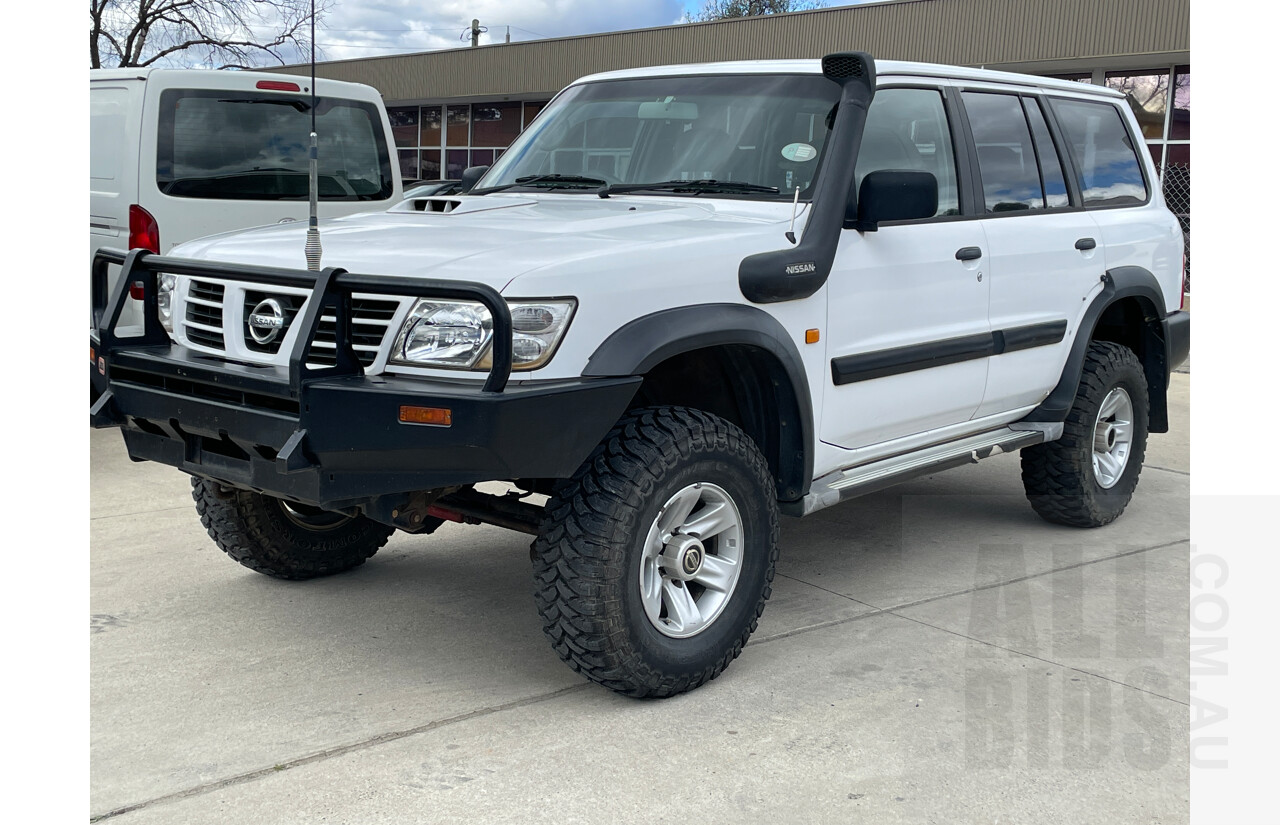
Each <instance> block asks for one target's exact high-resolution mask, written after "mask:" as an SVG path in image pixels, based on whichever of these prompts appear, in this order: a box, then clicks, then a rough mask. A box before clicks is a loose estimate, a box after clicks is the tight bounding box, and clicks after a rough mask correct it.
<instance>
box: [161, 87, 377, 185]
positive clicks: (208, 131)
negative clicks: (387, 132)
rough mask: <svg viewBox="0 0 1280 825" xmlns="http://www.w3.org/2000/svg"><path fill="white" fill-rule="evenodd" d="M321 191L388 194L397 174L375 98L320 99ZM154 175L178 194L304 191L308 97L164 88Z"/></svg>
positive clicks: (308, 126) (309, 104) (308, 129)
mask: <svg viewBox="0 0 1280 825" xmlns="http://www.w3.org/2000/svg"><path fill="white" fill-rule="evenodd" d="M316 138H317V140H316V142H317V144H318V149H319V152H318V154H319V179H318V181H317V183H318V185H319V189H320V200H323V201H357V200H358V201H364V200H385V199H386V198H389V197H391V194H392V191H393V190H394V188H395V181H394V179H393V178H392V175H391V156H390V153H389V152H388V150H387V143H386V139H385V136H384V134H383V130H382V120H381V116H380V115H379V112H378V108H377V107H376V106H375V105H374V104H372V103H364V102H361V101H356V100H342V99H339V98H328V97H321V98H319V99H318V100H317V102H316ZM158 143H159V145H158V151H157V153H156V155H157V156H156V185H157V186H158V187H159V188H160V191H161V192H163V193H165V194H166V195H173V196H174V197H179V198H214V199H220V200H221V199H230V200H271V201H274V200H306V199H307V197H308V188H309V183H308V166H309V157H308V154H309V150H310V146H311V101H310V99H309V98H306V97H302V96H297V97H286V96H283V95H263V94H258V93H254V92H234V91H226V90H217V91H211V90H204V89H167V90H165V91H164V92H163V93H161V95H160V130H159V141H158Z"/></svg>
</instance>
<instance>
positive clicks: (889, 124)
mask: <svg viewBox="0 0 1280 825" xmlns="http://www.w3.org/2000/svg"><path fill="white" fill-rule="evenodd" d="M882 169H905V170H914V171H920V172H932V173H933V176H934V177H935V178H937V179H938V212H937V214H938V215H958V214H960V197H959V190H958V189H957V188H956V154H955V150H954V149H953V148H952V146H951V130H950V129H949V128H948V127H947V112H946V109H944V108H943V105H942V94H941V92H939V91H937V90H936V89H892V88H890V89H881V90H880V91H878V92H876V96H875V97H874V98H873V99H872V101H871V108H870V109H869V110H867V125H866V128H865V129H864V130H863V133H862V146H861V148H859V150H858V162H857V164H856V165H855V167H854V171H853V185H854V191H855V192H856V191H857V189H858V187H861V186H862V179H863V178H864V177H866V176H867V174H868V173H870V172H875V171H878V170H882Z"/></svg>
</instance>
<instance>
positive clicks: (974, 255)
mask: <svg viewBox="0 0 1280 825" xmlns="http://www.w3.org/2000/svg"><path fill="white" fill-rule="evenodd" d="M981 257H982V250H981V249H979V248H978V247H976V246H965V247H961V248H960V249H958V250H956V260H957V261H976V260H978V259H979V258H981Z"/></svg>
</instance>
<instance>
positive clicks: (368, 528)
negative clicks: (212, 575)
mask: <svg viewBox="0 0 1280 825" xmlns="http://www.w3.org/2000/svg"><path fill="white" fill-rule="evenodd" d="M191 497H192V498H194V499H195V501H196V511H197V512H198V513H200V523H201V524H203V525H204V527H205V529H206V530H207V531H209V537H210V538H212V539H213V540H214V542H215V543H216V544H217V545H218V547H219V548H220V549H221V550H222V551H223V552H224V553H226V554H227V555H228V556H230V557H231V558H233V559H235V560H236V561H238V562H240V563H241V564H243V565H244V566H245V567H247V568H249V569H250V570H255V571H257V572H259V573H262V574H264V575H267V576H274V577H275V578H278V579H314V578H317V577H319V576H330V575H333V574H334V573H341V572H343V571H344V570H350V569H351V568H353V567H359V566H360V565H362V564H364V562H365V560H366V559H368V558H369V557H370V556H372V555H373V554H374V553H376V552H378V549H379V548H381V547H382V545H384V544H386V543H387V539H388V538H389V537H390V536H391V534H392V533H393V532H395V530H394V529H393V528H391V527H387V526H385V525H382V524H379V523H377V522H376V521H371V520H370V519H367V518H365V517H363V516H356V517H351V516H344V515H342V514H341V513H326V512H324V511H322V510H317V509H315V508H308V507H303V506H302V505H289V504H286V503H285V502H283V501H281V500H280V499H278V498H273V497H271V496H266V495H262V494H261V493H251V492H249V491H247V490H236V489H234V488H230V487H223V486H222V485H220V484H218V483H217V482H215V481H208V480H206V479H202V478H195V477H192V479H191Z"/></svg>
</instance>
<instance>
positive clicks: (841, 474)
mask: <svg viewBox="0 0 1280 825" xmlns="http://www.w3.org/2000/svg"><path fill="white" fill-rule="evenodd" d="M1047 435H1051V434H1050V433H1046V432H1045V431H1043V430H1014V429H1011V428H1009V427H1003V428H1001V429H999V430H993V431H992V432H988V433H980V434H978V435H971V436H969V437H967V438H962V439H960V440H959V441H949V442H947V443H946V444H937V445H934V446H932V447H925V448H923V449H920V450H914V451H912V452H909V453H903V454H902V455H896V456H892V457H891V458H882V459H880V460H879V461H872V462H869V463H867V464H860V465H858V466H856V467H850V468H848V469H847V470H837V471H835V472H834V473H831V474H829V475H826V476H823V477H822V478H819V479H815V480H814V482H813V485H812V486H811V487H810V488H809V494H808V495H806V496H805V497H804V498H802V499H800V500H799V501H791V502H781V508H782V512H783V513H786V514H787V515H789V516H807V515H809V514H810V513H816V512H817V511H819V510H824V509H826V508H827V507H830V506H832V505H833V504H839V503H840V502H842V501H845V500H847V499H851V498H855V497H857V496H861V495H866V494H867V493H873V492H875V491H877V490H883V489H884V488H886V487H891V486H893V485H894V484H898V483H900V482H903V481H907V480H909V479H912V478H916V477H918V476H922V475H928V474H929V473H936V472H939V471H941V470H946V469H949V468H951V467H959V466H960V465H962V464H976V463H977V462H979V461H981V460H982V459H984V458H990V457H991V456H993V455H999V454H1000V453H1010V452H1014V451H1015V450H1020V449H1022V448H1023V447H1030V446H1031V445H1033V444H1039V443H1041V442H1042V441H1045V440H1046V436H1047Z"/></svg>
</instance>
